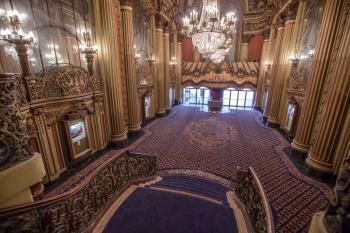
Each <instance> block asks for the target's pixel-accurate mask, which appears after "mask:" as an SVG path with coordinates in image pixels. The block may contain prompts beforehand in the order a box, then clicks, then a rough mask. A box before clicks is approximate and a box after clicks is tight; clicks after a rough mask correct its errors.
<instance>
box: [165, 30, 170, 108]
mask: <svg viewBox="0 0 350 233" xmlns="http://www.w3.org/2000/svg"><path fill="white" fill-rule="evenodd" d="M163 47H164V49H163V52H164V98H165V99H164V105H165V111H170V107H171V103H170V98H169V88H170V63H169V61H170V51H169V49H170V46H169V27H168V26H165V27H164V29H163Z"/></svg>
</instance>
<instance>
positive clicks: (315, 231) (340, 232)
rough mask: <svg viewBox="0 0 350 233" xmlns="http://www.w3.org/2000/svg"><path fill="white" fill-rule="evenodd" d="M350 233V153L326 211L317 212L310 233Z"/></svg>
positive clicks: (341, 169)
mask: <svg viewBox="0 0 350 233" xmlns="http://www.w3.org/2000/svg"><path fill="white" fill-rule="evenodd" d="M345 232H350V151H349V152H348V154H347V158H346V159H345V160H344V163H343V166H342V167H341V168H340V171H339V174H338V178H337V182H336V184H335V186H334V188H333V192H332V194H331V198H330V202H329V204H328V207H327V210H326V211H321V212H317V213H316V214H315V215H314V216H313V218H312V222H311V226H310V230H309V233H345Z"/></svg>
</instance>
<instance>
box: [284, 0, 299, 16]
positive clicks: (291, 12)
mask: <svg viewBox="0 0 350 233" xmlns="http://www.w3.org/2000/svg"><path fill="white" fill-rule="evenodd" d="M298 6H299V5H298V1H292V2H291V3H290V4H289V5H288V6H287V9H286V11H285V15H286V20H287V21H289V20H295V18H296V16H297V12H298Z"/></svg>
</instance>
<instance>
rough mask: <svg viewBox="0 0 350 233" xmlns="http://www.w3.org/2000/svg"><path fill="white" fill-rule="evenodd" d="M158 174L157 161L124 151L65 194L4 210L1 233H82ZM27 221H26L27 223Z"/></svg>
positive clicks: (1, 214) (2, 210) (150, 157)
mask: <svg viewBox="0 0 350 233" xmlns="http://www.w3.org/2000/svg"><path fill="white" fill-rule="evenodd" d="M155 174H156V158H155V156H149V155H144V154H136V153H130V152H129V151H127V150H123V151H122V152H120V153H119V154H117V155H115V156H112V157H111V158H110V159H108V160H106V161H105V162H104V163H103V164H102V165H100V166H99V167H98V168H96V169H95V170H94V171H93V172H92V173H91V174H90V175H88V176H87V178H85V180H84V181H83V182H81V183H80V184H79V185H77V186H76V187H74V188H73V189H72V190H69V191H67V192H65V193H62V194H58V195H55V196H52V197H49V198H47V199H43V200H40V201H36V202H32V203H28V204H23V205H19V206H15V207H10V208H6V209H0V232H20V231H21V230H24V229H27V230H28V229H30V230H33V231H35V230H36V231H37V232H55V231H56V230H57V231H59V232H72V231H74V232H81V231H84V230H86V229H87V228H88V227H90V226H91V224H92V223H93V221H94V219H95V218H96V217H97V216H98V215H99V214H101V213H102V212H103V210H105V209H106V207H107V206H108V204H111V202H112V201H113V200H114V199H115V198H116V197H117V196H118V195H120V194H121V193H122V192H123V191H124V190H125V188H127V187H128V186H129V185H130V184H131V183H133V182H135V181H138V180H141V179H147V178H149V177H152V176H155ZM23 221H25V222H24V223H25V224H24V223H23Z"/></svg>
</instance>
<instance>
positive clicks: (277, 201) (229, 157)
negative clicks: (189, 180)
mask: <svg viewBox="0 0 350 233" xmlns="http://www.w3.org/2000/svg"><path fill="white" fill-rule="evenodd" d="M259 117H260V113H258V112H255V111H241V110H237V111H233V112H232V113H228V114H220V113H206V112H200V111H198V110H197V109H196V108H191V107H183V106H181V107H176V108H175V109H173V110H172V113H171V114H170V115H169V116H168V117H166V118H162V119H158V120H156V121H154V122H152V123H151V124H149V125H148V126H147V127H145V129H144V130H145V132H146V135H145V136H143V137H142V138H141V139H140V140H138V141H137V142H136V143H135V144H133V145H132V146H131V147H130V148H129V149H130V150H133V151H136V152H141V153H146V154H151V155H155V156H157V167H158V169H159V170H169V169H189V170H191V169H192V170H201V171H204V172H208V173H212V174H215V175H217V176H220V177H223V178H225V179H233V180H234V178H235V171H236V167H237V166H239V167H241V168H247V167H248V166H252V167H253V168H254V169H255V171H256V172H257V175H258V176H259V178H260V180H261V182H262V184H263V187H264V189H265V192H266V194H267V196H268V199H269V202H270V204H271V206H272V208H273V210H274V212H275V213H274V217H275V219H274V221H275V227H276V232H288V233H290V232H307V231H308V227H309V224H310V221H311V218H312V215H313V214H314V213H315V212H317V211H320V210H322V209H324V208H325V207H326V205H327V195H328V192H329V191H330V189H329V188H328V187H327V186H326V185H324V184H322V183H319V182H316V181H314V180H312V179H310V178H308V177H305V176H303V175H302V174H300V173H299V172H298V170H297V169H296V168H295V167H294V166H293V164H292V163H291V162H290V161H289V159H288V157H287V156H286V155H285V154H284V152H283V149H284V148H285V147H287V146H289V144H288V142H287V141H286V140H285V139H284V138H283V137H282V136H281V135H280V134H279V133H278V132H277V131H276V130H274V129H271V128H268V127H265V126H263V125H262V124H261V123H260V122H259V120H258V118H259Z"/></svg>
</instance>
